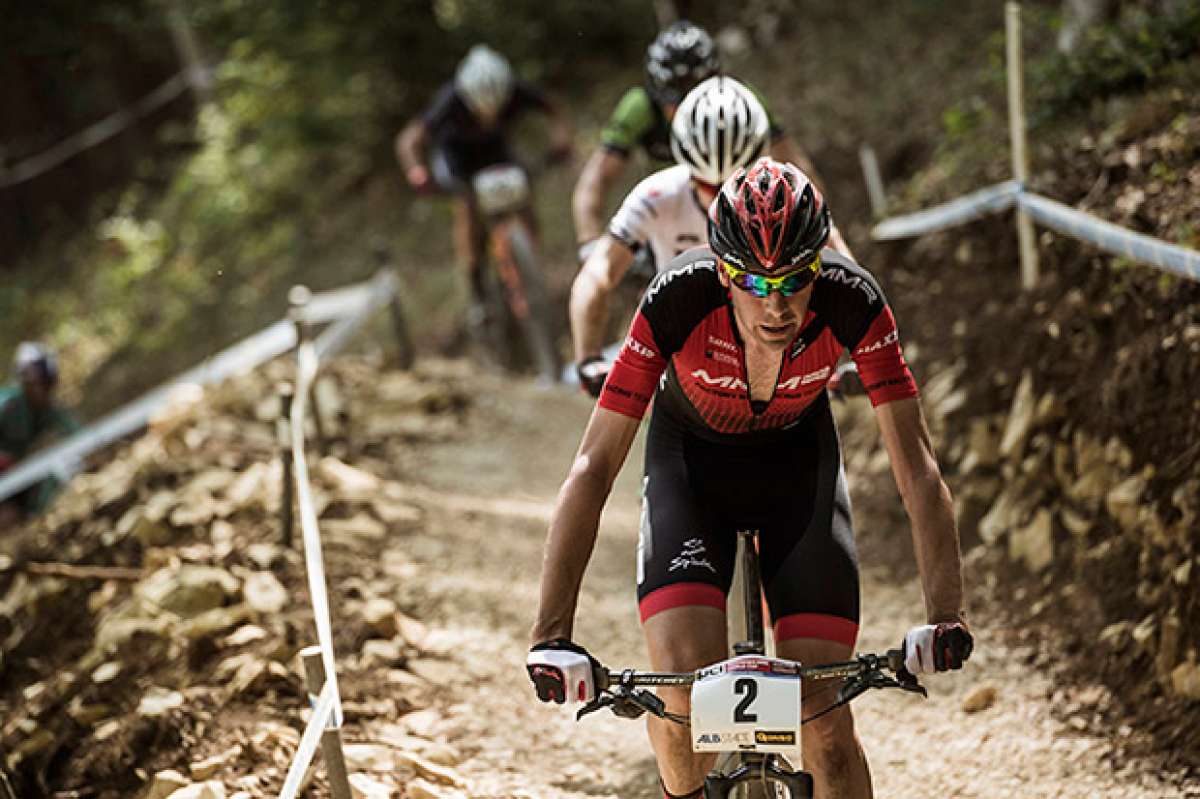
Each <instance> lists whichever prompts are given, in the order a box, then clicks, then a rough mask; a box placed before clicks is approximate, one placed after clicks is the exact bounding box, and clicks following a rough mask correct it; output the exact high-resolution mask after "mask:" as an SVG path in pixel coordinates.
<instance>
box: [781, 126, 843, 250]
mask: <svg viewBox="0 0 1200 799" xmlns="http://www.w3.org/2000/svg"><path fill="white" fill-rule="evenodd" d="M771 157H772V158H774V159H775V160H776V161H790V162H791V163H793V164H795V165H796V166H798V167H800V171H802V172H803V173H804V174H806V175H808V177H809V179H810V180H812V181H813V183H816V184H817V188H818V189H820V190H821V192H822V193H824V192H825V181H823V180H821V177H820V175H818V174H817V167H816V165H815V164H813V162H812V159H811V158H809V157H808V153H806V152H804V150H803V148H801V147H800V146H799V145H797V144H796V143H795V142H793V141H792V138H791V137H790V136H780V137H779V138H778V139H776V140H775V141H773V142H771ZM829 246H830V247H832V248H833V249H835V250H837V251H838V252H840V253H841V254H842V255H844V256H846V257H847V258H849V259H850V260H851V261H854V260H855V258H854V253H853V252H851V251H850V246H849V245H848V244H846V240H845V239H844V238H842V232H841V231H840V230H838V227H837V225H836V224H835V225H834V226H833V228H832V230H830V231H829Z"/></svg>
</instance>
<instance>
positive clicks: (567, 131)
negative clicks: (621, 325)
mask: <svg viewBox="0 0 1200 799" xmlns="http://www.w3.org/2000/svg"><path fill="white" fill-rule="evenodd" d="M530 110H537V111H541V112H542V113H544V114H546V116H547V117H548V118H549V120H550V128H549V137H550V152H551V155H552V156H553V157H555V158H558V159H564V158H566V157H568V156H569V155H570V152H571V137H572V131H571V125H570V123H569V121H568V120H567V117H566V115H565V114H564V112H563V111H562V109H561V107H560V106H559V105H558V104H557V103H555V102H554V101H552V100H551V99H550V98H549V97H548V96H547V95H546V94H545V93H543V92H542V91H541V90H540V89H538V88H536V87H534V86H532V85H531V84H529V83H526V82H525V81H523V80H520V79H519V78H517V77H516V75H515V74H514V73H513V70H512V67H511V66H510V65H509V63H508V61H507V60H506V59H505V58H504V56H502V55H500V54H499V53H497V52H496V51H495V50H493V49H491V48H490V47H488V46H486V45H482V44H477V45H475V46H474V47H472V48H471V51H470V52H469V53H467V55H466V57H465V58H464V59H463V60H462V61H461V62H460V63H459V65H458V70H457V72H456V73H455V75H454V80H453V81H450V82H448V83H446V84H445V85H443V86H442V87H441V89H439V90H438V92H437V94H436V95H435V96H434V99H433V101H432V102H431V103H430V104H429V107H428V108H426V109H425V111H424V112H422V113H421V115H420V116H418V117H416V118H414V119H413V120H412V121H410V122H409V123H408V124H407V125H406V126H405V127H404V129H403V130H402V131H400V133H399V134H398V135H397V136H396V142H395V147H396V158H397V160H399V162H400V166H401V167H402V168H403V170H404V177H405V179H406V180H407V181H408V183H409V185H410V186H412V187H413V188H414V189H416V190H417V191H422V192H423V191H433V190H439V191H443V192H447V193H450V194H452V195H453V196H454V250H455V254H456V256H457V258H458V260H459V262H460V263H461V264H462V266H463V268H464V269H465V270H466V273H467V281H468V286H469V287H470V290H471V300H472V304H473V313H472V315H473V316H481V315H482V304H481V301H482V297H483V290H482V286H483V284H482V277H481V272H480V268H481V265H482V262H483V252H484V242H483V234H484V229H483V223H482V220H481V219H480V216H479V210H478V208H477V207H476V204H475V199H474V196H473V193H472V189H471V179H472V177H474V175H475V174H476V173H478V172H479V171H481V170H483V169H485V168H486V167H489V166H493V165H495V164H500V163H512V162H513V161H514V159H513V155H512V153H511V151H510V149H509V142H508V135H509V133H510V131H511V129H512V126H513V123H514V122H516V120H517V119H518V118H519V117H521V116H522V115H523V114H524V113H525V112H527V111H530ZM530 216H531V218H530V219H529V222H530V225H531V227H532V229H534V230H536V226H535V225H534V220H533V219H532V215H530Z"/></svg>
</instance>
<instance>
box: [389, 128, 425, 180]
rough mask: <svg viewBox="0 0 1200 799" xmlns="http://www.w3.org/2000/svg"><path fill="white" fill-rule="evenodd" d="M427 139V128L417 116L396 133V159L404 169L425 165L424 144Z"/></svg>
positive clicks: (406, 170)
mask: <svg viewBox="0 0 1200 799" xmlns="http://www.w3.org/2000/svg"><path fill="white" fill-rule="evenodd" d="M428 141H429V128H428V127H426V126H425V123H424V122H422V121H421V120H420V119H419V118H418V119H414V120H412V121H411V122H409V123H408V124H407V125H405V126H404V129H403V130H401V131H400V132H399V133H397V134H396V141H395V148H396V160H397V161H399V162H400V167H401V168H402V169H403V170H404V171H405V172H408V170H410V169H412V168H413V167H416V166H419V167H424V166H425V145H426V144H427V143H428Z"/></svg>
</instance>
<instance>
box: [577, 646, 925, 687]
mask: <svg viewBox="0 0 1200 799" xmlns="http://www.w3.org/2000/svg"><path fill="white" fill-rule="evenodd" d="M883 669H887V670H888V671H891V672H893V673H895V674H896V675H897V676H900V677H902V678H905V677H907V678H910V679H911V678H912V675H910V674H909V673H908V671H907V670H905V668H904V651H903V650H901V649H889V650H888V651H887V652H886V653H885V654H882V655H876V654H863V655H858V656H857V657H856V658H855V659H854V660H847V661H843V662H840V663H825V664H822V665H820V666H800V667H799V668H798V669H797V670H796V673H797V674H798V675H799V676H800V677H801V678H803V679H808V680H828V679H834V678H838V677H842V678H846V677H858V676H860V675H863V674H867V673H869V672H873V671H880V670H883ZM599 676H600V678H601V679H600V682H601V685H599V686H597V687H598V688H599V689H600V690H604V689H606V688H609V687H611V686H613V685H625V686H630V687H638V686H659V687H662V686H668V687H679V688H687V687H689V686H691V684H692V683H694V682H695V681H696V672H694V671H688V672H669V671H634V670H633V669H624V670H616V669H607V668H606V669H603V670H602V671H601V673H600V675H599Z"/></svg>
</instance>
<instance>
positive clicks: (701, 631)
mask: <svg viewBox="0 0 1200 799" xmlns="http://www.w3.org/2000/svg"><path fill="white" fill-rule="evenodd" d="M830 225H831V222H830V216H829V211H828V208H827V207H826V205H825V202H824V199H823V198H822V196H821V194H820V193H819V192H818V191H817V190H816V189H815V187H813V185H812V184H811V183H810V182H809V180H808V178H807V177H806V176H805V175H804V174H803V173H802V172H801V171H800V170H799V169H798V168H796V167H795V166H792V165H790V164H781V163H779V162H776V161H772V160H771V159H769V158H764V159H760V160H759V161H757V162H755V163H754V164H753V165H752V166H751V167H750V168H749V169H743V170H739V171H738V172H736V173H734V175H733V176H732V177H731V178H730V179H729V180H728V181H727V182H726V183H725V185H724V186H723V187H722V189H721V193H720V194H719V195H718V197H717V199H716V201H715V202H714V203H713V205H712V207H711V208H710V210H709V230H708V239H709V247H711V249H695V250H690V251H688V252H687V253H684V254H683V255H681V256H680V257H679V258H677V259H676V260H675V261H674V262H673V263H672V265H671V268H670V269H669V270H668V271H667V272H665V273H663V274H661V275H659V276H658V278H656V280H655V281H654V283H653V284H652V285H651V287H650V289H649V291H648V292H647V293H646V296H645V298H644V299H643V301H642V305H641V308H640V310H639V311H638V314H637V316H636V317H635V318H634V322H633V325H632V327H631V329H630V333H629V337H628V338H627V340H626V342H625V345H624V348H623V349H622V351H621V353H620V355H619V356H618V358H617V362H616V365H615V366H614V368H613V370H612V372H611V374H610V375H609V378H608V380H607V382H606V383H605V385H604V389H603V392H602V393H601V396H600V401H599V403H598V404H597V407H596V409H595V410H594V411H593V413H592V418H591V420H590V421H589V423H588V426H587V429H586V431H585V432H584V434H583V441H582V443H581V444H580V448H579V453H578V455H577V457H576V460H575V463H574V465H573V466H572V468H571V471H570V474H569V475H568V476H567V479H566V482H565V483H564V484H563V487H562V489H561V491H560V492H559V496H558V501H557V506H556V508H555V512H554V514H553V516H552V520H551V523H550V531H549V535H548V538H547V543H546V555H545V562H544V564H543V571H542V583H541V599H540V603H539V607H538V613H537V618H536V621H535V622H534V626H533V631H532V641H533V647H532V649H531V650H530V653H529V655H528V659H527V664H528V668H529V672H530V677H531V679H533V681H534V684H535V686H536V688H537V692H538V696H539V697H540V698H541V699H542V700H543V701H550V700H556V701H559V702H561V701H564V699H571V700H572V701H576V700H579V701H585V700H588V699H590V698H591V696H592V695H593V694H594V682H593V680H592V666H593V664H594V660H592V658H591V656H590V655H588V653H587V652H586V650H584V649H583V648H582V647H581V646H579V645H578V644H576V643H574V642H572V640H571V633H572V628H573V623H574V616H575V606H576V602H577V598H578V593H579V587H580V583H581V581H582V578H583V573H584V570H585V568H586V565H587V561H588V559H589V557H590V554H591V550H592V546H593V544H594V542H595V537H596V528H597V524H598V522H599V518H600V513H601V510H602V508H603V506H604V504H605V501H606V499H607V497H608V493H609V491H610V490H611V487H612V483H613V480H614V479H615V478H616V475H617V472H618V471H619V470H620V468H621V465H622V464H623V463H624V460H625V458H626V456H627V455H628V452H629V447H630V444H631V443H632V441H633V438H634V436H635V434H636V433H637V430H638V427H639V424H640V420H641V418H642V416H643V414H644V413H645V410H646V407H647V406H648V405H649V404H650V403H651V402H653V403H654V413H653V415H652V417H651V421H650V429H649V431H648V434H647V439H646V467H645V482H644V505H643V514H642V519H643V523H642V530H641V537H640V540H639V545H638V601H639V608H640V611H641V617H642V624H643V630H644V633H645V637H646V642H647V645H648V649H649V654H650V659H651V663H652V667H653V669H655V670H659V671H690V670H694V669H697V668H699V667H701V666H704V665H707V664H710V663H714V662H717V661H719V660H721V659H723V658H724V657H725V653H726V625H725V597H726V594H727V592H728V590H729V585H730V581H731V579H732V575H733V564H734V552H735V549H736V535H735V533H736V531H737V530H744V529H752V530H757V531H758V534H759V546H760V551H761V556H762V557H761V563H762V582H763V589H764V594H765V596H766V599H767V604H768V608H769V610H770V618H771V621H772V623H773V627H774V633H775V640H776V652H777V654H778V655H779V656H780V657H784V658H788V659H791V660H797V661H800V662H802V663H805V664H808V665H817V664H821V663H826V662H834V661H842V660H846V659H848V658H849V657H850V656H851V655H852V653H853V649H854V643H855V640H856V638H857V635H858V623H859V587H858V565H857V557H856V554H855V547H854V536H853V531H852V527H851V519H850V505H849V496H848V494H847V491H846V487H845V476H844V473H843V470H842V464H841V454H840V451H839V445H838V437H837V431H836V429H835V427H834V421H833V416H832V414H831V412H830V407H829V398H828V394H827V392H826V383H827V382H828V380H829V377H830V375H831V374H832V373H833V370H834V366H835V364H836V363H837V360H838V357H839V356H840V355H841V354H842V353H843V352H845V351H849V353H850V355H851V357H852V358H853V359H854V361H855V362H856V363H857V365H858V368H859V372H860V374H861V376H862V380H863V383H864V385H865V387H866V390H867V392H868V394H869V396H870V399H871V402H872V404H873V406H874V408H875V412H876V418H877V420H878V423H879V427H880V430H881V432H882V437H883V441H884V444H885V446H886V448H887V451H888V455H889V457H890V459H891V463H892V471H893V474H894V476H895V479H896V484H897V486H898V487H899V489H900V495H901V497H902V498H903V500H904V505H905V508H906V509H907V511H908V514H909V518H910V519H911V521H912V536H913V544H914V549H915V552H916V559H917V565H918V567H919V569H920V572H921V578H922V585H923V587H924V594H925V616H926V621H927V623H926V624H923V625H920V626H918V627H915V628H913V629H912V630H911V631H910V632H909V633H908V635H907V636H906V637H905V651H906V653H907V655H906V667H907V668H908V669H909V670H910V671H911V672H913V673H914V674H919V673H925V672H931V671H943V670H945V669H957V668H961V666H962V664H963V662H964V661H965V660H966V659H967V658H968V657H969V655H970V652H971V648H972V638H971V635H970V633H969V632H968V630H967V628H966V625H965V623H964V619H963V609H962V602H963V589H962V574H961V557H960V553H959V544H958V532H957V529H956V527H955V523H954V514H953V508H952V503H951V498H950V492H949V489H948V488H947V487H946V484H945V483H944V481H943V480H942V477H941V474H940V471H939V469H938V465H937V460H936V457H935V456H934V453H933V447H932V445H931V443H930V438H929V433H928V430H927V428H926V425H925V421H924V417H923V416H922V412H921V406H920V402H919V400H918V397H917V394H918V392H917V386H916V383H915V381H914V380H913V377H912V374H911V373H910V371H909V369H908V366H907V364H906V363H905V361H904V357H903V354H902V352H901V349H900V344H899V340H898V336H897V332H896V325H895V321H894V319H893V317H892V312H891V309H890V308H889V306H888V304H887V302H886V300H885V298H884V295H883V292H882V291H881V290H880V288H879V285H878V284H877V283H876V281H875V279H874V277H872V276H871V274H870V273H869V272H867V271H866V270H865V269H863V268H862V267H860V266H858V265H857V264H855V263H854V262H853V261H851V260H849V259H848V258H846V257H844V256H842V255H840V254H838V253H836V252H834V251H833V250H831V249H828V248H825V244H826V243H827V240H828V237H829V230H830ZM661 695H662V696H663V698H664V699H665V701H666V704H667V707H668V709H670V710H672V711H674V712H676V713H683V714H686V713H687V712H688V701H689V698H688V695H687V694H686V693H685V692H684V691H681V690H678V689H670V690H668V689H664V690H663V691H662V692H661ZM821 700H822V698H821V697H820V696H814V695H813V694H812V693H811V692H810V693H808V694H805V714H804V715H805V716H809V715H812V714H813V713H814V712H815V711H818V710H821V709H823V707H822V706H821ZM649 733H650V739H651V743H652V745H653V747H654V751H655V754H656V756H657V759H658V767H659V773H660V776H661V779H662V784H663V790H664V794H665V795H666V796H667V797H680V796H699V795H700V791H701V786H702V785H703V781H704V775H705V773H706V772H707V771H708V770H709V767H710V766H711V763H712V759H711V756H705V755H697V754H695V753H693V752H692V751H691V746H690V740H689V738H688V735H687V732H686V730H684V729H683V728H680V727H678V726H676V725H672V724H670V723H667V722H663V721H662V720H661V719H657V718H651V719H650V721H649ZM801 741H802V747H803V760H804V766H805V769H806V770H807V771H810V772H812V773H813V776H814V778H815V784H816V791H815V795H817V796H826V797H830V796H839V797H847V798H848V799H861V797H869V796H870V795H871V781H870V774H869V770H868V767H867V761H866V758H865V756H864V754H863V751H862V748H861V746H860V744H859V742H858V739H857V736H856V734H855V732H854V724H853V721H852V717H851V714H850V709H849V707H842V708H839V709H837V710H835V711H833V712H831V713H829V714H827V715H825V716H822V717H821V718H819V719H817V720H815V721H813V722H812V723H811V724H810V725H807V726H806V727H805V735H803V736H802V737H801Z"/></svg>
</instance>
